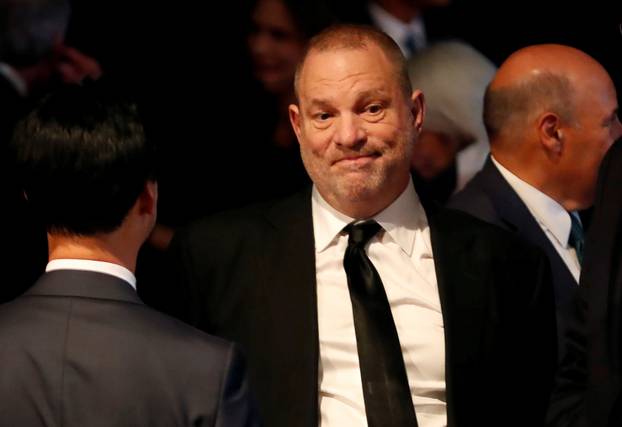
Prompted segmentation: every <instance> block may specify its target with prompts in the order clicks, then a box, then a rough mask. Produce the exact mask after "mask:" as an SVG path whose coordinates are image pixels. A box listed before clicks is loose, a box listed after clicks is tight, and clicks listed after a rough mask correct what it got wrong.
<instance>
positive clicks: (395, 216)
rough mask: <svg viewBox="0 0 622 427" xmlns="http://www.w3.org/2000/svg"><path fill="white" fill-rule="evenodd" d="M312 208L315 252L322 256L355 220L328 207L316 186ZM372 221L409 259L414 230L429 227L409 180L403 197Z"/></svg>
mask: <svg viewBox="0 0 622 427" xmlns="http://www.w3.org/2000/svg"><path fill="white" fill-rule="evenodd" d="M311 208H312V212H313V233H314V237H315V250H316V252H317V253H321V252H323V251H324V250H326V249H327V248H328V246H329V245H330V244H331V243H332V242H333V241H334V240H335V238H336V237H337V236H338V235H339V234H340V233H341V232H342V230H343V229H344V227H345V226H346V225H348V224H349V223H351V222H352V221H354V218H350V217H349V216H347V215H344V214H343V213H341V212H339V211H338V210H336V209H335V208H333V207H332V206H331V205H329V204H328V202H327V201H326V200H324V198H323V197H322V195H321V194H320V192H319V191H318V190H317V187H315V186H313V191H312V193H311ZM373 219H375V220H376V221H377V222H378V224H380V226H381V227H382V229H383V230H385V231H386V233H387V234H388V235H389V237H390V238H391V239H392V240H393V241H395V243H397V244H398V245H399V246H400V248H402V250H403V251H404V252H405V253H406V254H408V256H411V255H412V251H413V247H414V242H415V234H416V231H417V230H418V229H423V228H425V227H426V226H427V225H428V221H427V218H426V216H425V211H424V210H423V206H421V203H420V201H419V197H418V196H417V193H416V192H415V187H414V185H413V183H412V181H410V180H409V182H408V185H407V186H406V188H405V189H404V191H403V192H402V194H400V196H399V197H398V198H397V199H395V200H394V201H393V203H391V204H390V205H389V206H388V207H387V208H386V209H384V210H383V211H381V212H380V213H378V214H377V215H375V216H374V217H373Z"/></svg>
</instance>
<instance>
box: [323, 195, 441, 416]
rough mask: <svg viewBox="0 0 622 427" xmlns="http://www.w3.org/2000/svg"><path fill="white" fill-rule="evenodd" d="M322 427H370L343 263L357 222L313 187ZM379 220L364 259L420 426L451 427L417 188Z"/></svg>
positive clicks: (438, 313) (432, 280)
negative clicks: (384, 304) (374, 274)
mask: <svg viewBox="0 0 622 427" xmlns="http://www.w3.org/2000/svg"><path fill="white" fill-rule="evenodd" d="M312 212H313V230H314V238H315V256H316V261H315V263H316V264H315V267H316V275H317V299H318V328H319V339H320V370H319V371H320V375H319V390H320V396H319V406H320V424H321V426H322V427H344V426H347V427H358V426H366V425H367V419H366V416H365V403H364V400H363V388H362V381H361V373H360V369H359V359H358V352H357V347H356V335H355V331H354V319H353V315H352V303H351V301H350V293H349V291H348V284H347V279H346V273H345V270H344V267H343V257H344V254H345V251H346V247H347V244H348V236H347V234H345V233H344V232H343V231H342V230H343V228H344V227H345V226H346V225H347V224H349V223H350V222H352V221H353V219H352V218H349V217H347V216H345V215H343V214H341V213H340V212H338V211H336V210H335V209H334V208H332V207H331V206H330V205H329V204H328V203H327V202H326V201H325V200H324V199H323V198H322V196H321V195H320V194H319V192H318V191H317V189H316V188H315V187H314V188H313V193H312ZM374 219H375V220H376V221H377V222H378V223H379V224H380V225H381V226H382V230H381V231H379V232H378V234H377V235H376V236H374V237H373V238H372V239H371V241H370V243H369V246H368V248H367V254H368V256H369V258H370V260H371V262H372V263H373V264H374V266H375V267H376V269H377V270H378V274H379V275H380V277H381V279H382V282H383V284H384V288H385V291H386V294H387V298H388V300H389V304H390V306H391V313H392V314H393V319H394V321H395V326H396V329H397V333H398V336H399V339H400V343H401V347H402V354H403V356H404V364H405V366H406V372H407V375H408V382H409V384H410V391H411V394H412V399H413V403H414V405H415V411H416V413H417V420H418V424H419V427H440V426H445V425H446V424H447V414H446V398H445V335H444V329H443V317H442V313H441V304H440V298H439V294H438V287H437V282H436V272H435V270H434V259H433V257H432V245H431V241H430V228H429V226H428V222H427V218H426V215H425V212H424V210H423V207H422V206H421V204H420V202H419V198H418V197H417V194H416V193H415V189H414V187H413V185H412V183H409V184H408V187H407V188H406V189H405V190H404V192H403V193H402V194H401V195H400V197H399V198H398V199H397V200H395V201H394V202H393V203H392V204H391V205H390V206H389V207H387V208H386V209H385V210H384V211H382V212H380V213H379V214H378V215H376V216H375V217H374Z"/></svg>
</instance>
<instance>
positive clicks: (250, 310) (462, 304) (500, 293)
mask: <svg viewBox="0 0 622 427" xmlns="http://www.w3.org/2000/svg"><path fill="white" fill-rule="evenodd" d="M429 222H430V227H431V239H432V246H433V252H434V259H435V265H436V273H437V279H438V286H439V293H440V300H441V305H442V310H443V318H444V328H445V341H446V384H447V411H448V424H449V426H452V427H454V426H458V427H461V426H465V427H467V426H474V425H477V426H488V425H490V426H492V425H494V426H499V425H504V426H513V425H516V426H521V427H524V426H537V425H539V424H541V423H542V422H543V414H544V411H545V407H546V404H547V402H548V395H549V390H550V388H551V385H552V376H553V370H554V366H555V358H556V356H555V345H554V342H555V330H554V328H555V325H554V323H555V321H554V315H553V312H554V310H553V295H552V289H551V288H550V282H549V277H548V276H549V271H548V265H547V262H546V259H545V257H544V256H543V255H542V254H541V253H540V252H539V250H537V249H535V248H532V247H530V246H528V245H526V244H524V243H521V242H519V241H518V240H516V239H515V238H514V237H513V236H511V234H509V233H506V232H504V231H503V230H499V229H497V228H496V227H493V226H491V225H489V224H485V223H483V222H481V221H479V220H477V219H475V218H472V217H470V216H468V215H466V214H463V213H461V212H457V211H448V210H445V211H440V212H438V213H436V214H433V215H429ZM171 252H172V255H173V256H174V257H175V258H177V262H178V265H179V267H180V271H179V273H178V274H179V275H180V276H181V277H183V278H184V279H183V283H185V284H186V286H185V287H184V288H183V290H182V289H175V290H173V291H172V292H174V293H175V294H177V295H181V296H182V300H184V301H185V302H186V304H184V303H183V301H182V303H181V304H180V306H179V307H178V310H177V312H178V315H180V316H182V317H185V318H186V320H188V321H190V322H191V323H193V324H194V325H197V326H198V327H200V328H201V329H204V330H206V331H210V332H211V333H214V334H217V335H221V336H223V337H227V338H229V339H233V340H236V341H238V342H239V343H241V345H242V346H243V347H244V349H245V350H246V352H247V355H248V360H249V372H250V377H251V387H254V389H255V391H256V394H257V396H258V399H259V403H260V413H261V415H262V417H263V419H264V420H265V422H266V425H269V426H275V427H280V426H282V427H285V426H287V427H291V426H317V424H318V363H319V344H318V322H317V299H316V276H315V252H314V240H313V225H312V217H311V195H310V192H309V191H306V192H303V193H301V194H297V195H295V196H293V197H291V198H289V199H286V200H284V201H280V202H277V203H274V204H269V205H264V206H261V207H254V208H249V209H247V210H242V211H237V212H229V213H225V214H222V215H218V216H215V217H212V218H208V219H205V220H203V221H201V222H199V223H197V224H195V225H193V226H191V227H190V228H188V229H186V230H184V231H182V232H180V233H178V234H177V236H176V237H175V239H174V241H173V243H172V246H171ZM413 327H417V326H416V325H413Z"/></svg>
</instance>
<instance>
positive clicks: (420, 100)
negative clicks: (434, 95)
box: [410, 89, 425, 133]
mask: <svg viewBox="0 0 622 427" xmlns="http://www.w3.org/2000/svg"><path fill="white" fill-rule="evenodd" d="M410 100H411V101H412V106H411V108H410V111H411V114H412V116H413V127H414V128H415V130H416V131H417V133H420V132H421V128H422V127H423V120H424V119H425V98H424V96H423V92H422V91H421V90H419V89H417V90H415V91H414V92H413V93H412V95H411V96H410Z"/></svg>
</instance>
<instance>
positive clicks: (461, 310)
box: [426, 208, 491, 426]
mask: <svg viewBox="0 0 622 427" xmlns="http://www.w3.org/2000/svg"><path fill="white" fill-rule="evenodd" d="M426 213H427V216H428V222H429V224H430V234H431V240H432V250H433V254H434V265H435V270H436V277H437V283H438V289H439V296H440V301H441V307H442V313H443V324H444V330H445V382H446V390H447V424H448V425H449V426H453V425H455V423H456V418H457V411H456V405H457V404H459V398H457V397H456V394H457V393H464V391H465V387H464V386H465V384H461V383H459V382H460V381H461V380H460V378H465V377H467V378H468V377H469V375H468V372H469V368H470V367H471V364H472V361H477V360H482V356H481V353H482V352H483V351H485V350H486V345H487V342H488V340H487V338H488V331H489V327H488V325H489V323H490V319H489V315H490V312H491V308H490V300H491V296H490V295H489V289H490V284H489V282H490V280H491V278H490V275H491V271H490V269H489V268H486V267H487V266H489V264H490V262H488V261H487V259H488V258H489V256H490V254H489V252H490V251H489V250H487V249H486V247H485V245H483V244H482V243H483V242H484V241H485V240H486V239H485V238H484V239H479V238H478V236H477V235H475V233H473V232H472V231H471V229H470V228H469V227H468V225H467V226H463V225H462V222H461V221H460V218H461V216H458V215H455V214H454V215H451V214H450V211H447V210H442V209H436V208H427V209H426ZM458 370H460V371H461V372H460V375H457V371H458ZM465 374H466V375H465ZM458 412H459V411H458ZM458 418H459V417H458Z"/></svg>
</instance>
